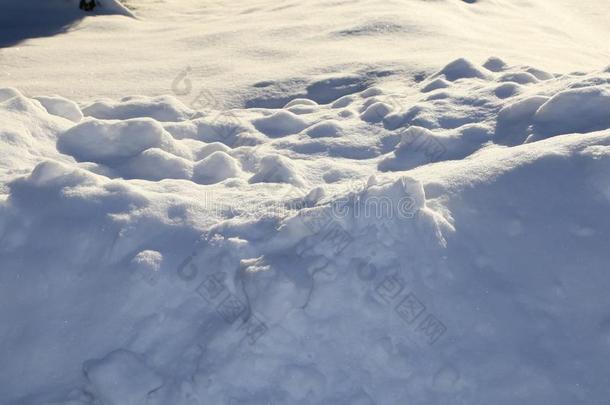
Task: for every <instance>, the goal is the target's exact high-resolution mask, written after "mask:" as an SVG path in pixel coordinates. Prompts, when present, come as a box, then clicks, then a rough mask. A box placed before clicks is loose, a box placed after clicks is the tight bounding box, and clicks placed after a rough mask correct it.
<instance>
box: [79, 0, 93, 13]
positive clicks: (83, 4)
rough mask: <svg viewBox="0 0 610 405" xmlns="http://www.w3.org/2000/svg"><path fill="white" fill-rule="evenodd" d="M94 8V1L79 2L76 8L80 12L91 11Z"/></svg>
mask: <svg viewBox="0 0 610 405" xmlns="http://www.w3.org/2000/svg"><path fill="white" fill-rule="evenodd" d="M95 6H96V4H95V0H80V5H79V6H78V7H79V8H80V9H81V10H85V11H92V10H93V9H94V8H95Z"/></svg>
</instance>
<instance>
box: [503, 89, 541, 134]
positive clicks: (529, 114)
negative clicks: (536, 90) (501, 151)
mask: <svg viewBox="0 0 610 405" xmlns="http://www.w3.org/2000/svg"><path fill="white" fill-rule="evenodd" d="M548 100H549V97H545V96H532V97H528V98H525V99H522V100H519V101H517V102H514V103H512V104H509V105H507V106H505V107H503V108H502V109H501V110H500V111H499V112H498V118H497V121H496V137H497V139H498V142H505V143H509V144H512V145H516V144H520V143H523V142H524V141H525V139H526V138H527V136H528V130H529V127H530V125H531V124H532V122H533V119H534V115H535V114H536V111H538V109H539V108H540V106H542V105H543V104H544V103H546V102H547V101H548Z"/></svg>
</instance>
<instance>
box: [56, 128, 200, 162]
mask: <svg viewBox="0 0 610 405" xmlns="http://www.w3.org/2000/svg"><path fill="white" fill-rule="evenodd" d="M57 147H58V149H59V150H60V151H61V152H63V153H67V154H70V155H72V156H74V157H75V158H76V159H77V160H79V161H81V162H82V161H85V162H95V163H102V164H109V165H113V164H117V163H118V162H119V161H121V160H124V159H127V158H131V157H134V156H136V155H138V154H139V153H142V152H144V151H145V150H146V149H150V148H160V149H163V150H165V151H167V152H170V153H173V154H176V155H178V156H185V155H186V156H188V153H187V152H186V151H185V150H184V148H181V147H180V145H178V144H177V143H176V141H175V140H174V139H173V138H172V136H171V135H170V134H169V133H168V132H166V131H165V130H164V129H163V127H162V126H161V125H160V124H159V123H158V122H156V121H154V120H152V119H150V118H134V119H129V120H125V121H101V120H97V119H89V120H86V121H84V122H82V123H80V124H78V125H76V126H74V127H73V128H70V129H69V130H68V131H66V132H64V133H63V134H61V135H60V136H59V139H58V141H57Z"/></svg>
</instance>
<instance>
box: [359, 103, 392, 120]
mask: <svg viewBox="0 0 610 405" xmlns="http://www.w3.org/2000/svg"><path fill="white" fill-rule="evenodd" d="M391 112H392V106H390V105H388V104H386V103H383V102H376V103H372V104H371V105H369V106H368V107H367V109H366V110H365V111H364V112H363V113H362V114H361V115H360V118H361V119H362V120H363V121H366V122H379V121H381V120H383V119H384V118H385V116H386V115H388V114H389V113H391Z"/></svg>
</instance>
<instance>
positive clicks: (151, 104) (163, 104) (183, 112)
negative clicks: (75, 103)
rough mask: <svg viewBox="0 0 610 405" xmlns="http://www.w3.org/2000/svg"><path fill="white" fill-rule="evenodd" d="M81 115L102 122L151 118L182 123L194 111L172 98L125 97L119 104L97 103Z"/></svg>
mask: <svg viewBox="0 0 610 405" xmlns="http://www.w3.org/2000/svg"><path fill="white" fill-rule="evenodd" d="M83 114H84V115H85V116H88V117H94V118H98V119H103V120H126V119H129V118H138V117H151V118H154V119H156V120H157V121H184V120H186V119H188V118H190V117H191V116H192V115H193V114H194V111H193V110H191V109H190V108H188V107H186V106H185V105H184V104H182V102H181V101H179V100H178V99H177V98H175V97H172V96H160V97H153V98H149V97H125V98H123V99H122V100H121V101H119V102H114V101H111V100H103V101H97V102H95V103H93V104H90V105H88V106H86V107H84V108H83Z"/></svg>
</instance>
